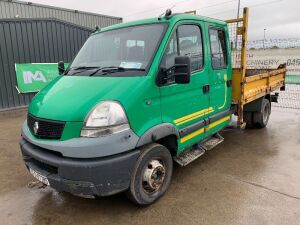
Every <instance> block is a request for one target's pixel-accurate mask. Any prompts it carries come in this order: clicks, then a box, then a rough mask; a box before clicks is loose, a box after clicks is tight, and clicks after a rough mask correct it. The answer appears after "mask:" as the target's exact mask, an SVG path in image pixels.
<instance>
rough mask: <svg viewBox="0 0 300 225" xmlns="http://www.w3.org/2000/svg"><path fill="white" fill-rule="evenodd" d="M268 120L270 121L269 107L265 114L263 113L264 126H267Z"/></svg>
mask: <svg viewBox="0 0 300 225" xmlns="http://www.w3.org/2000/svg"><path fill="white" fill-rule="evenodd" d="M268 119H269V106H268V105H266V106H265V108H264V113H263V121H264V124H266V123H267V122H268Z"/></svg>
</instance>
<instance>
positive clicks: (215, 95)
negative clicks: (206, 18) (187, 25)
mask: <svg viewBox="0 0 300 225" xmlns="http://www.w3.org/2000/svg"><path fill="white" fill-rule="evenodd" d="M226 29H227V28H226V27H222V26H217V25H214V24H211V23H208V27H207V31H208V32H207V35H208V40H209V51H210V52H209V57H208V58H209V59H210V63H208V65H207V66H208V67H209V85H210V94H209V95H210V98H209V104H210V106H211V107H212V108H213V110H214V114H213V115H212V116H210V117H209V126H208V127H207V129H206V132H205V136H209V135H211V134H214V133H215V132H216V131H218V130H219V129H221V128H222V127H224V126H226V125H227V124H228V123H229V122H230V119H231V117H230V106H231V91H232V90H231V79H232V77H231V76H232V73H231V63H230V62H229V58H230V55H229V44H228V37H227V36H226V35H228V32H226Z"/></svg>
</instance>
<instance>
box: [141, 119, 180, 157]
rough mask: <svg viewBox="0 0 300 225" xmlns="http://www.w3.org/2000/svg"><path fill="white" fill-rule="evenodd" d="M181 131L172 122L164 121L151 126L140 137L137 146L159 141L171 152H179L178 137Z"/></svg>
mask: <svg viewBox="0 0 300 225" xmlns="http://www.w3.org/2000/svg"><path fill="white" fill-rule="evenodd" d="M178 138H179V133H178V131H177V129H176V127H175V126H174V125H173V124H171V123H162V124H159V125H156V126H154V127H152V128H150V129H149V130H148V131H146V132H145V133H144V134H143V135H142V136H141V137H140V139H139V141H138V143H137V145H136V147H141V146H144V145H146V144H149V143H159V144H161V145H163V146H165V147H166V148H168V149H169V150H170V152H171V154H172V155H173V154H175V153H176V152H177V139H178Z"/></svg>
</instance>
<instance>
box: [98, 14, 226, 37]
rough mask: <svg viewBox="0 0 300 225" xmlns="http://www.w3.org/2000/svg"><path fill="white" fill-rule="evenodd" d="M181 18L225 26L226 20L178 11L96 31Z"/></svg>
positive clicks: (174, 21) (169, 21)
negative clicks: (167, 15) (165, 15)
mask: <svg viewBox="0 0 300 225" xmlns="http://www.w3.org/2000/svg"><path fill="white" fill-rule="evenodd" d="M180 20H201V21H207V22H211V23H215V24H218V25H222V26H225V25H226V22H225V21H223V20H218V19H213V18H209V17H204V16H199V15H192V14H187V13H178V14H172V15H171V16H169V17H161V18H158V17H157V18H150V19H142V20H135V21H130V22H125V23H119V24H115V25H112V26H109V27H105V28H101V29H100V30H98V31H96V32H95V33H94V34H96V33H101V32H103V31H108V30H115V29H119V28H125V27H131V26H137V25H144V24H154V23H169V24H175V23H176V22H178V21H180Z"/></svg>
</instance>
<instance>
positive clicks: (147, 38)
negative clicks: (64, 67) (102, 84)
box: [66, 23, 167, 76]
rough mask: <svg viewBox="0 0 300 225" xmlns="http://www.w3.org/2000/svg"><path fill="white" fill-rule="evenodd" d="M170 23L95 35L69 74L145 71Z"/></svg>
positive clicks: (127, 73) (141, 73)
mask: <svg viewBox="0 0 300 225" xmlns="http://www.w3.org/2000/svg"><path fill="white" fill-rule="evenodd" d="M166 27H167V24H165V23H159V24H150V25H140V26H132V27H126V28H120V29H116V30H110V31H105V32H100V33H98V34H94V35H92V36H91V37H90V38H88V40H87V41H86V42H85V44H84V45H83V47H82V48H81V50H80V51H79V52H78V54H77V56H76V57H75V59H74V61H73V62H72V64H71V65H70V67H69V69H68V71H67V72H66V74H67V75H75V74H76V75H79V76H89V75H93V76H97V75H106V74H111V75H117V76H127V75H129V76H130V74H133V73H134V74H135V75H138V76H141V75H145V74H146V72H147V70H148V69H149V67H150V65H151V62H152V58H153V57H154V54H155V52H156V50H157V48H158V46H159V44H160V41H161V39H162V37H163V35H164V33H165V30H166Z"/></svg>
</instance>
